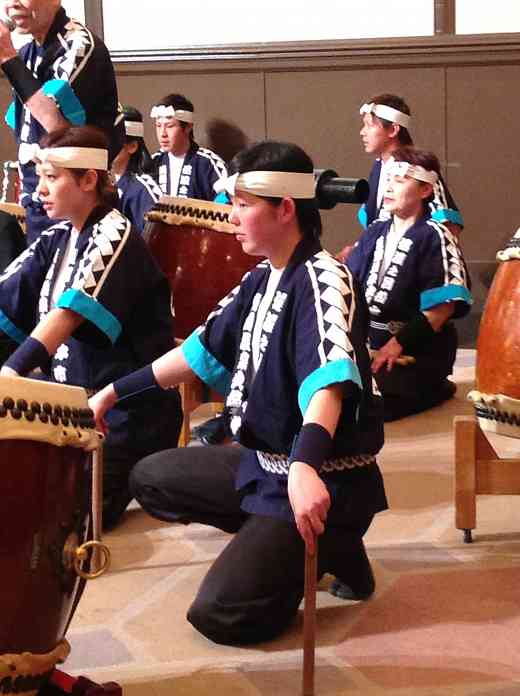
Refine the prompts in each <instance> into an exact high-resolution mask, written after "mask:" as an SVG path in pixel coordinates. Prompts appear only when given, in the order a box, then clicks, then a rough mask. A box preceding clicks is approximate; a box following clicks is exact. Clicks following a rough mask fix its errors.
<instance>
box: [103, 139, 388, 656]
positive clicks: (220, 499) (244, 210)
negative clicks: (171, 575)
mask: <svg viewBox="0 0 520 696" xmlns="http://www.w3.org/2000/svg"><path fill="white" fill-rule="evenodd" d="M231 170H232V171H234V172H235V174H234V175H233V176H231V177H229V178H228V179H226V180H224V181H222V182H221V186H220V187H219V188H225V189H226V190H227V191H228V192H229V194H230V196H231V197H232V200H233V209H232V213H231V216H230V220H231V222H232V223H233V224H235V225H236V237H237V240H238V241H239V242H240V243H241V244H242V247H243V249H244V251H246V252H247V253H249V254H252V255H256V256H262V257H267V260H265V261H262V262H261V263H259V265H258V266H256V267H255V268H254V269H253V270H252V271H251V272H250V273H248V274H247V275H246V276H244V278H243V280H242V282H241V284H240V286H238V287H237V288H235V289H234V290H233V291H232V292H231V293H230V294H229V295H228V296H227V297H225V298H224V299H223V300H222V301H221V302H220V303H219V305H218V306H217V307H216V309H215V310H214V311H213V312H212V313H211V314H210V315H209V317H208V319H207V321H206V323H205V324H204V325H203V326H201V327H199V329H197V330H196V331H194V333H193V334H192V335H191V336H189V337H188V338H187V339H186V341H185V342H184V343H183V344H182V345H181V346H180V347H179V348H177V349H175V350H174V351H172V352H170V353H168V354H167V355H165V356H163V357H162V358H160V359H159V360H156V361H155V362H154V363H153V365H151V366H150V367H149V368H148V369H147V370H145V371H142V372H140V373H136V375H135V376H133V377H132V376H130V377H128V378H126V379H123V380H119V381H117V382H116V383H115V384H114V385H109V386H108V387H107V388H106V389H103V390H102V391H101V392H99V393H98V394H97V395H96V396H95V397H94V398H93V399H92V400H91V405H92V408H93V409H94V411H95V413H96V416H97V419H98V422H99V423H100V422H101V419H102V417H103V414H104V413H105V411H106V410H107V409H108V408H111V407H112V406H113V405H114V403H115V402H116V401H117V399H118V398H121V397H122V396H124V395H125V394H126V393H128V392H130V393H133V392H134V391H136V390H137V389H145V388H148V387H149V386H151V385H152V384H158V385H160V386H161V387H163V388H164V387H167V386H170V385H172V384H177V383H178V382H179V381H181V380H183V379H187V378H189V376H190V375H192V374H193V372H195V373H196V374H197V375H198V376H199V377H200V378H202V379H203V380H204V381H205V382H207V383H208V384H210V385H211V386H212V387H213V388H216V389H217V390H218V391H220V392H222V393H228V396H227V405H228V406H229V407H230V408H231V409H232V411H233V416H232V419H231V428H232V431H233V433H234V436H235V439H236V441H237V443H239V446H237V445H222V446H210V447H200V448H197V447H193V448H192V447H190V448H185V449H179V450H173V451H168V452H162V453H159V454H156V455H154V456H151V457H147V458H146V459H144V460H143V461H142V462H140V463H139V464H137V465H136V467H135V469H134V470H133V472H132V476H131V486H132V491H133V493H134V495H135V496H136V497H137V499H138V500H139V502H140V503H141V504H142V505H143V506H144V508H145V509H146V510H148V512H149V513H150V514H151V515H153V516H154V517H157V518H159V519H162V520H168V521H174V520H183V521H194V522H200V523H203V524H209V525H213V526H215V527H218V528H220V529H223V530H225V531H227V532H237V534H236V536H235V537H234V538H233V539H232V541H231V542H230V543H229V544H228V546H227V547H226V548H225V550H224V551H223V553H222V554H221V555H220V557H219V558H218V559H217V560H216V561H215V563H214V564H213V566H212V567H211V569H210V571H209V572H208V574H207V576H206V577H205V579H204V581H203V583H202V585H201V587H200V589H199V591H198V594H197V596H196V598H195V601H194V602H193V604H192V606H191V608H190V610H189V613H188V619H189V621H190V622H191V623H192V624H193V625H194V626H195V627H196V628H197V629H198V630H199V631H201V632H202V633H203V634H204V635H206V636H207V637H209V638H211V639H212V640H214V641H216V642H219V643H225V644H240V643H253V642H257V641H262V640H268V639H270V638H273V637H275V636H276V635H278V634H279V633H280V632H281V631H282V630H283V629H284V628H285V627H286V626H287V625H288V624H289V622H290V621H291V620H292V619H293V617H294V616H295V614H296V612H297V610H298V605H299V603H300V601H301V599H302V595H303V584H304V582H303V581H304V577H303V570H304V551H305V544H304V540H305V543H306V544H307V546H308V547H309V549H311V550H313V549H314V535H315V534H319V535H321V537H320V543H319V556H318V566H319V571H318V572H319V575H320V576H322V575H323V574H324V573H325V572H329V573H332V574H334V575H336V577H337V578H340V580H341V581H343V583H346V584H347V585H348V586H345V585H341V584H340V583H339V582H338V583H336V587H337V588H338V589H339V590H340V591H342V592H343V594H346V596H350V597H351V598H353V597H354V598H362V597H367V596H368V595H370V594H371V593H372V592H373V589H374V579H373V575H372V571H371V568H370V564H369V562H368V559H367V556H366V553H365V549H364V546H363V541H362V537H363V535H364V534H365V532H366V530H367V529H368V527H369V525H370V523H371V521H372V518H373V516H374V514H375V513H377V512H379V511H381V510H384V509H386V507H387V502H386V497H385V491H384V486H383V481H382V477H381V473H380V471H379V468H378V466H377V463H376V454H377V452H378V451H379V450H380V448H381V446H382V444H383V427H382V414H381V411H380V409H381V399H380V397H378V396H375V395H374V394H373V392H372V375H371V372H370V358H369V355H368V352H367V349H366V341H367V326H368V317H367V310H366V305H365V303H364V301H363V297H362V295H360V294H359V292H358V289H357V286H356V284H355V282H353V278H352V276H351V274H350V272H349V271H348V270H347V269H346V268H345V266H343V265H342V264H341V263H339V262H338V261H336V260H335V259H334V258H333V257H332V256H331V255H330V254H328V253H327V252H325V251H323V250H322V248H321V246H320V242H319V235H320V233H321V220H320V216H319V212H318V209H317V207H316V204H315V201H314V180H313V173H312V172H313V165H312V161H311V160H310V159H309V157H308V156H307V155H306V154H305V153H304V152H303V151H302V150H301V149H300V148H299V147H297V146H295V145H290V144H284V143H276V142H266V143H260V144H258V145H255V146H253V147H251V148H248V149H247V150H244V151H243V152H242V153H239V154H238V155H237V156H236V157H235V158H234V160H233V161H232V163H231Z"/></svg>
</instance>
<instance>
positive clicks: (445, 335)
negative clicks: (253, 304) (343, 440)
mask: <svg viewBox="0 0 520 696" xmlns="http://www.w3.org/2000/svg"><path fill="white" fill-rule="evenodd" d="M457 344H458V339H457V332H456V330H455V327H454V326H453V324H451V323H449V324H447V325H446V326H445V327H444V329H443V330H442V332H441V333H440V334H436V335H435V337H434V338H433V340H432V344H431V346H428V350H427V351H424V352H418V353H417V354H416V355H414V357H415V363H414V364H412V365H405V366H402V365H394V367H393V369H392V370H391V371H390V372H388V371H387V370H386V368H385V367H382V368H381V369H380V370H379V372H377V374H376V375H375V380H376V382H377V386H378V387H379V390H380V391H381V394H382V396H383V402H384V418H385V421H386V422H387V423H388V422H390V421H395V420H398V419H399V418H404V417H405V416H410V415H412V414H414V413H421V412H422V411H427V410H428V409H430V408H433V407H434V406H437V405H439V404H440V403H442V402H443V401H445V400H446V399H449V398H451V397H452V396H453V394H454V393H455V388H454V386H453V384H452V383H450V382H448V381H447V378H448V376H449V375H451V374H452V372H453V365H454V363H455V358H456V355H457Z"/></svg>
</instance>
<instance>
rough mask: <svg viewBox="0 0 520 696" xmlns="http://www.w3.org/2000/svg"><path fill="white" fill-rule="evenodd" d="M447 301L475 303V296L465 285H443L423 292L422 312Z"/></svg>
mask: <svg viewBox="0 0 520 696" xmlns="http://www.w3.org/2000/svg"><path fill="white" fill-rule="evenodd" d="M446 302H465V303H466V304H468V305H472V304H473V297H472V296H471V293H470V291H469V290H468V288H466V287H464V285H443V286H442V287H441V288H431V289H430V290H425V291H424V292H422V293H421V312H424V311H425V310H427V309H431V308H432V307H436V306H437V305H440V304H444V303H446Z"/></svg>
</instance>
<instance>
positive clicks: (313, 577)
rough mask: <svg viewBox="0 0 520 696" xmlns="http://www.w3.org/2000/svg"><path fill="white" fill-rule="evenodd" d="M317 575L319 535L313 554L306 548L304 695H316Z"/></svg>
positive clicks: (315, 541)
mask: <svg viewBox="0 0 520 696" xmlns="http://www.w3.org/2000/svg"><path fill="white" fill-rule="evenodd" d="M317 575H318V540H317V537H315V540H314V553H313V554H312V555H311V554H310V553H309V552H308V551H307V549H306V550H305V586H304V607H303V675H302V696H314V661H315V646H316V585H317Z"/></svg>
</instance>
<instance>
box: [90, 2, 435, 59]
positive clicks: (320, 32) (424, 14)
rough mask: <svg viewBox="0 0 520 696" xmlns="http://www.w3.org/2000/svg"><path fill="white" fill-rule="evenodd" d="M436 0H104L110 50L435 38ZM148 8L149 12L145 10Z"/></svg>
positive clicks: (105, 24)
mask: <svg viewBox="0 0 520 696" xmlns="http://www.w3.org/2000/svg"><path fill="white" fill-rule="evenodd" d="M433 5H434V3H433V0H320V1H319V2H317V1H316V0H261V1H260V2H253V0H188V1H186V2H182V3H181V2H178V0H147V1H146V3H145V5H144V4H143V3H141V2H129V0H104V3H103V7H104V10H103V12H104V29H105V42H106V44H107V46H108V47H109V48H110V49H111V50H131V49H136V50H138V49H168V48H175V47H181V46H204V45H209V46H214V45H218V44H233V43H250V42H254V43H257V42H263V41H266V42H273V41H304V40H317V39H331V40H332V39H352V38H369V37H382V36H431V35H432V34H433V27H434V23H433ZM143 6H146V14H143Z"/></svg>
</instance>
